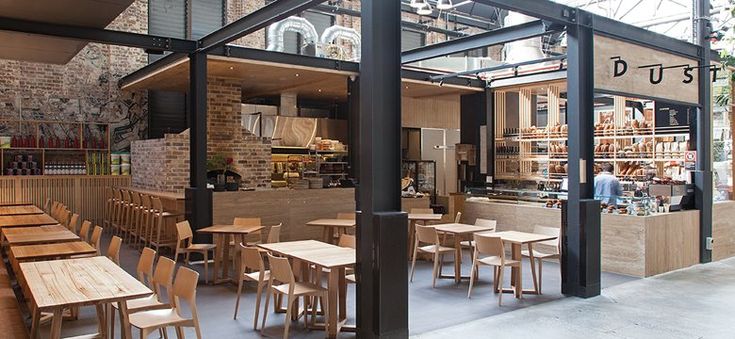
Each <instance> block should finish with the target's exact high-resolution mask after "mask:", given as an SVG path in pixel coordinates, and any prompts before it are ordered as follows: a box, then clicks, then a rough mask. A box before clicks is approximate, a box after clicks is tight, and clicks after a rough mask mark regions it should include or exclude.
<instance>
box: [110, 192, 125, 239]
mask: <svg viewBox="0 0 735 339" xmlns="http://www.w3.org/2000/svg"><path fill="white" fill-rule="evenodd" d="M112 194H113V195H112V197H113V205H112V219H111V220H110V222H111V224H112V227H113V230H112V232H113V233H112V234H117V235H120V232H121V231H120V227H121V226H122V211H123V199H122V190H121V189H119V188H113V189H112Z"/></svg>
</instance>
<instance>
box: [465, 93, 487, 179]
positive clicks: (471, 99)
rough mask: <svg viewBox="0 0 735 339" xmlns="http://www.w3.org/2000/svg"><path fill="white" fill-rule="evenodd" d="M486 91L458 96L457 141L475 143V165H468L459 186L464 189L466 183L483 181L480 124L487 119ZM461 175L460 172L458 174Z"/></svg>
mask: <svg viewBox="0 0 735 339" xmlns="http://www.w3.org/2000/svg"><path fill="white" fill-rule="evenodd" d="M486 110H487V93H486V92H482V93H475V94H466V95H462V96H460V98H459V127H460V130H459V133H460V134H459V142H460V143H462V144H469V145H475V161H474V162H475V166H472V167H469V166H468V167H469V169H468V170H467V172H466V173H464V175H465V177H466V180H465V181H464V182H463V183H462V187H460V190H461V191H464V189H465V187H467V186H468V185H470V186H474V185H473V184H477V183H478V182H484V181H485V178H481V175H480V172H483V169H481V168H480V126H481V125H484V124H485V119H487V112H486ZM460 175H461V174H460Z"/></svg>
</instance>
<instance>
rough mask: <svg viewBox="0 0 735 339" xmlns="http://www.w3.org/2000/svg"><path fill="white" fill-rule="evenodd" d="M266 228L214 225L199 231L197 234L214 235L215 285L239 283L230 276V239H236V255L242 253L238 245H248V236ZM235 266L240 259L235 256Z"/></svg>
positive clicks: (235, 270) (259, 226)
mask: <svg viewBox="0 0 735 339" xmlns="http://www.w3.org/2000/svg"><path fill="white" fill-rule="evenodd" d="M263 228H264V226H261V225H257V226H252V225H251V226H241V225H213V226H209V227H205V228H202V229H198V230H197V232H199V233H205V234H212V236H213V238H214V243H215V244H216V245H217V248H216V249H215V251H214V279H213V281H214V283H215V284H219V283H223V282H237V280H236V279H233V278H232V276H230V260H229V258H230V239H231V238H234V239H235V249H236V250H235V254H237V253H240V251H239V250H237V249H238V248H239V246H238V244H239V243H246V242H245V238H246V236H247V235H248V234H253V233H256V232H259V231H260V230H262V229H263ZM234 261H235V263H233V264H234V266H237V263H238V262H239V257H238V256H237V255H235V257H234ZM220 268H221V269H222V272H221V273H222V275H221V276H219V270H220ZM235 272H238V270H237V269H234V270H233V273H235Z"/></svg>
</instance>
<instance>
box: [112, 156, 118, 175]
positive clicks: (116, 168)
mask: <svg viewBox="0 0 735 339" xmlns="http://www.w3.org/2000/svg"><path fill="white" fill-rule="evenodd" d="M118 160H119V158H118ZM110 174H111V175H120V165H110Z"/></svg>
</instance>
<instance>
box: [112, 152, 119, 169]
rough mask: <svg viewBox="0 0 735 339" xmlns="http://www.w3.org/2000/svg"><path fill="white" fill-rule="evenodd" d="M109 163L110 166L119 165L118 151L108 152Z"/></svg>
mask: <svg viewBox="0 0 735 339" xmlns="http://www.w3.org/2000/svg"><path fill="white" fill-rule="evenodd" d="M110 164H111V165H112V166H115V165H117V166H119V165H120V154H119V153H112V154H110Z"/></svg>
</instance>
